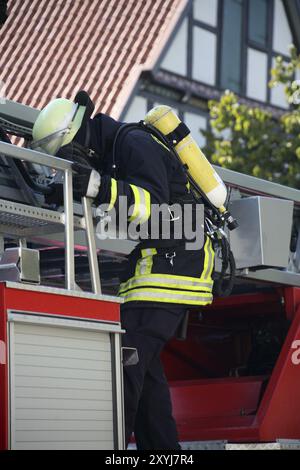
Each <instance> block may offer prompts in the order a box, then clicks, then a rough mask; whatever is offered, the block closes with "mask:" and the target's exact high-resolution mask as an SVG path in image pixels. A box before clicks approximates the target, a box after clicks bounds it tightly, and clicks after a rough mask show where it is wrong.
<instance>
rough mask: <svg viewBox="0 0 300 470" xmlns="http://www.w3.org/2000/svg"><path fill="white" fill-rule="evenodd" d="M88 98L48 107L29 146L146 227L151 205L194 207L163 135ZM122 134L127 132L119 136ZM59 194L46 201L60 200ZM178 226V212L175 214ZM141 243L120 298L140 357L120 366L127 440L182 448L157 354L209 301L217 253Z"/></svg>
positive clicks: (82, 192) (128, 339)
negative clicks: (71, 163) (123, 205)
mask: <svg viewBox="0 0 300 470" xmlns="http://www.w3.org/2000/svg"><path fill="white" fill-rule="evenodd" d="M92 111H93V106H92V105H91V101H90V100H89V97H88V96H87V94H86V93H85V92H79V94H77V96H76V98H75V103H73V102H72V101H70V100H66V99H57V100H54V101H52V102H50V103H49V104H48V105H47V106H46V107H45V108H44V109H43V110H42V112H41V113H40V115H39V117H38V118H37V120H36V122H35V125H34V128H33V148H35V149H42V150H43V151H44V152H47V153H49V154H51V155H58V156H61V157H64V158H71V159H73V160H76V161H77V162H78V161H79V162H81V163H84V164H85V167H87V165H86V162H87V161H88V162H89V164H90V168H87V169H86V170H85V171H83V170H81V171H80V172H79V173H77V174H75V175H74V192H75V197H77V198H79V197H82V196H88V197H92V198H93V199H94V202H95V204H96V205H103V204H106V207H107V211H108V212H109V211H111V210H112V209H114V210H117V211H118V209H119V204H120V196H123V197H124V196H125V197H126V200H127V201H128V207H129V208H130V209H129V211H128V220H129V221H130V222H132V223H135V224H136V225H139V224H140V225H142V224H149V221H150V219H151V212H152V207H154V206H153V205H154V204H160V205H161V204H166V205H168V206H170V205H172V204H174V203H179V204H181V205H184V204H188V203H193V201H194V199H193V198H192V195H191V193H190V190H189V185H188V183H187V177H186V174H185V172H184V170H183V168H182V165H181V164H180V163H179V162H178V161H176V160H175V159H174V157H172V156H171V155H170V152H169V151H168V148H167V147H165V145H162V144H161V143H160V142H159V141H158V140H157V138H155V137H153V135H151V134H150V133H147V132H145V131H144V130H143V129H139V128H133V129H131V128H129V129H128V128H127V129H126V128H124V127H122V126H123V125H122V123H120V122H117V121H115V120H114V119H112V118H111V117H109V116H107V115H105V114H97V115H96V116H95V117H94V118H91V114H92ZM122 129H123V130H122ZM82 168H83V167H82ZM60 197H61V190H59V188H58V185H55V187H54V189H53V195H52V198H51V199H50V202H59V199H60ZM170 218H171V220H172V214H170ZM173 235H174V232H172V230H171V231H170V236H169V238H167V239H162V237H159V238H158V239H155V240H153V239H151V236H149V238H148V239H146V240H142V241H141V242H140V243H139V244H138V245H137V247H136V248H135V249H134V250H133V252H132V253H131V254H130V255H129V257H128V262H127V269H126V272H125V273H124V276H123V279H122V282H121V285H120V291H119V295H120V296H121V297H122V298H123V300H124V303H123V304H122V305H121V322H122V326H123V328H124V329H125V330H126V333H125V334H124V335H123V346H125V347H130V348H136V349H137V353H138V357H139V361H138V363H137V364H135V365H130V366H126V367H124V394H125V397H124V403H125V431H126V444H128V442H129V440H130V437H131V434H132V433H133V432H134V434H135V440H136V444H137V448H138V449H145V450H151V449H180V445H179V443H178V434H177V429H176V423H175V420H174V418H173V416H172V406H171V399H170V391H169V388H168V383H167V379H166V377H165V374H164V371H163V367H162V364H161V361H160V353H161V351H162V349H163V347H164V345H165V344H166V342H167V341H169V340H170V339H171V338H172V337H173V336H174V335H175V334H176V332H177V331H178V328H179V327H180V325H181V324H182V322H183V321H184V319H185V318H186V312H187V309H188V308H189V307H192V306H197V307H202V306H204V305H208V304H210V303H211V302H212V285H213V281H212V271H213V265H214V252H213V248H212V243H211V241H210V239H209V238H208V237H206V236H205V239H204V244H203V246H202V247H201V248H199V249H193V250H186V248H185V247H186V245H185V240H184V239H179V240H178V239H175V238H174V236H173Z"/></svg>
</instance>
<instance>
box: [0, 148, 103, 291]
mask: <svg viewBox="0 0 300 470" xmlns="http://www.w3.org/2000/svg"><path fill="white" fill-rule="evenodd" d="M0 153H1V154H3V155H5V156H7V157H11V158H16V159H19V160H23V161H27V162H31V163H36V164H38V165H42V166H46V167H49V168H52V169H55V170H59V171H63V173H64V178H63V192H64V211H63V217H62V218H61V221H62V223H63V225H64V240H65V287H66V289H69V290H76V289H78V286H77V284H76V280H75V260H74V255H75V252H74V213H73V171H72V162H70V161H68V160H64V159H62V158H58V157H52V156H49V155H47V154H44V153H42V152H37V151H35V150H31V149H26V148H23V147H17V146H16V145H12V144H7V143H4V142H0ZM12 204H13V203H12ZM82 206H83V214H84V215H83V218H84V221H85V224H84V228H85V232H86V239H87V247H88V258H89V267H90V274H91V282H92V288H93V292H94V293H95V294H101V283H100V275H99V266H98V259H97V251H96V243H95V235H94V230H93V216H92V201H91V200H90V199H88V198H86V197H83V198H82ZM47 211H48V212H49V210H47ZM53 212H55V211H53Z"/></svg>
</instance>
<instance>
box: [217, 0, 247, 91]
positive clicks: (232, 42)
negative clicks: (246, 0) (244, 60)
mask: <svg viewBox="0 0 300 470" xmlns="http://www.w3.org/2000/svg"><path fill="white" fill-rule="evenodd" d="M233 25H234V26H233ZM241 34H242V0H225V1H224V9H223V32H222V46H221V77H220V85H221V88H224V89H227V88H228V89H230V90H232V91H235V92H240V90H241V45H242V36H241Z"/></svg>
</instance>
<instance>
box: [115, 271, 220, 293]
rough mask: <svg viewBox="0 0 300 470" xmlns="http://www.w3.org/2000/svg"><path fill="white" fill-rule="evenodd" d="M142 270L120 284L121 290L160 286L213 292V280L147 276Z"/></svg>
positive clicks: (156, 275) (159, 275)
mask: <svg viewBox="0 0 300 470" xmlns="http://www.w3.org/2000/svg"><path fill="white" fill-rule="evenodd" d="M141 274H142V273H141V271H139V273H138V274H137V273H136V275H137V276H138V277H132V278H131V279H129V280H128V281H127V282H124V283H122V284H121V286H120V291H125V290H129V289H134V288H135V287H139V286H143V285H144V286H155V285H156V286H158V287H167V288H172V289H184V290H192V291H193V290H194V291H199V290H205V291H207V292H211V290H212V286H213V282H212V281H207V282H201V281H200V280H199V279H196V278H190V279H188V280H186V279H183V278H182V277H181V276H175V275H174V276H170V278H168V277H167V276H164V275H162V274H148V275H147V276H143V275H141Z"/></svg>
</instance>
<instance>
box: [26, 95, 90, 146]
mask: <svg viewBox="0 0 300 470" xmlns="http://www.w3.org/2000/svg"><path fill="white" fill-rule="evenodd" d="M85 111H86V106H81V105H80V104H79V103H74V102H73V101H71V100H67V99H65V98H57V99H55V100H53V101H50V103H48V104H47V106H45V108H44V109H43V110H42V111H41V112H40V114H39V115H38V117H37V119H36V121H35V123H34V126H33V129H32V137H33V141H32V143H31V148H32V149H33V150H39V151H41V152H45V153H48V154H49V155H56V153H57V152H58V150H59V149H60V148H61V147H62V146H63V145H67V144H69V143H70V142H72V140H73V138H74V137H75V135H76V133H77V132H78V130H79V129H80V127H81V124H82V121H83V118H84V114H85Z"/></svg>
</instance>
